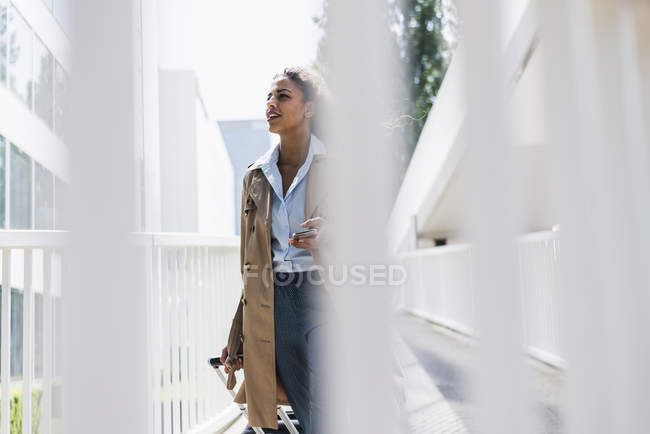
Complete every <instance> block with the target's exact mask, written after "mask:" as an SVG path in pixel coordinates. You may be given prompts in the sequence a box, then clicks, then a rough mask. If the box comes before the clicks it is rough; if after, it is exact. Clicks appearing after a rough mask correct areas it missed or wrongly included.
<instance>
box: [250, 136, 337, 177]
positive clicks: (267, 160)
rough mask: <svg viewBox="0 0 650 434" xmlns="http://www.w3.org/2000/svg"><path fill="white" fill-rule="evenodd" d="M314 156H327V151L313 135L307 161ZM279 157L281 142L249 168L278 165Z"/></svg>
mask: <svg viewBox="0 0 650 434" xmlns="http://www.w3.org/2000/svg"><path fill="white" fill-rule="evenodd" d="M312 155H327V149H325V145H324V144H323V142H321V141H320V140H319V139H318V137H316V136H315V135H313V134H312V135H311V137H310V138H309V151H308V154H307V159H306V160H305V161H308V160H310V157H311V156H312ZM279 157H280V142H278V143H276V144H275V145H274V146H273V147H271V148H270V149H269V150H268V151H266V152H265V153H264V155H262V156H261V157H259V158H258V159H257V160H255V162H254V163H253V164H251V165H250V166H249V168H250V169H257V168H261V167H263V166H269V165H271V164H276V163H277V162H278V158H279Z"/></svg>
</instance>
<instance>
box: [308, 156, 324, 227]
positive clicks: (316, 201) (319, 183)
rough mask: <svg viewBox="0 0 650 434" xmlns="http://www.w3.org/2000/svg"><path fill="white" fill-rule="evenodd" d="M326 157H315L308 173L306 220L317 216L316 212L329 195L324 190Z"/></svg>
mask: <svg viewBox="0 0 650 434" xmlns="http://www.w3.org/2000/svg"><path fill="white" fill-rule="evenodd" d="M324 163H325V156H321V155H315V156H314V159H313V160H312V162H311V167H310V168H309V171H308V172H307V187H306V192H305V219H310V218H312V217H324V216H315V215H314V212H316V209H317V208H318V207H319V205H321V204H322V203H323V201H324V200H325V197H326V195H327V191H326V189H325V188H324V177H325V173H324V169H325V164H324Z"/></svg>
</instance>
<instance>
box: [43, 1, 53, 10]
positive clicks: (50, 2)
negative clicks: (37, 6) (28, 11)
mask: <svg viewBox="0 0 650 434" xmlns="http://www.w3.org/2000/svg"><path fill="white" fill-rule="evenodd" d="M43 3H45V6H47V8H48V9H49V10H52V0H43Z"/></svg>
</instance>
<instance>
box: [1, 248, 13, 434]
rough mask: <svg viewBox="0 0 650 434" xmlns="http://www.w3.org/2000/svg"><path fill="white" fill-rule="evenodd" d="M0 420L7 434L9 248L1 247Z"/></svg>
mask: <svg viewBox="0 0 650 434" xmlns="http://www.w3.org/2000/svg"><path fill="white" fill-rule="evenodd" d="M1 344H2V349H1V351H2V372H1V374H0V375H2V403H1V405H2V421H1V425H0V434H9V427H10V423H11V420H10V409H11V407H10V404H11V403H10V397H9V391H10V383H9V382H10V380H11V371H10V368H11V365H10V363H11V249H9V248H4V249H2V342H1Z"/></svg>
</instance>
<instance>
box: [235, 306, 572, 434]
mask: <svg viewBox="0 0 650 434" xmlns="http://www.w3.org/2000/svg"><path fill="white" fill-rule="evenodd" d="M397 330H398V333H399V335H400V336H401V337H402V339H403V341H402V342H400V343H398V348H397V351H398V354H400V358H401V362H402V364H403V367H404V371H405V374H406V388H407V393H408V395H407V402H406V405H405V412H406V415H405V416H406V417H405V418H406V419H407V424H408V428H407V431H408V432H409V433H414V434H418V433H423V434H424V433H426V434H430V433H433V434H435V433H441V434H453V433H469V432H470V431H469V429H468V428H469V427H471V420H472V416H473V414H474V407H473V405H472V403H471V400H470V399H469V396H468V392H467V388H468V387H467V386H468V375H467V374H468V372H470V363H471V357H472V351H473V342H472V340H471V339H469V338H467V337H464V336H462V335H459V334H457V333H455V332H452V331H450V330H448V329H446V328H443V327H440V326H436V325H433V324H431V323H429V322H427V321H424V320H422V319H419V318H417V317H413V316H410V315H402V316H400V317H399V318H398V321H397ZM529 366H530V368H531V373H532V377H533V379H534V387H535V388H534V390H535V400H536V406H537V408H538V409H539V412H540V413H539V415H540V417H541V420H542V421H543V427H541V429H540V430H539V431H538V432H539V433H543V434H558V433H561V432H562V429H561V427H562V425H561V416H560V414H561V413H560V409H561V408H562V404H561V402H560V397H561V391H562V374H561V372H559V371H557V370H556V369H553V368H551V367H548V366H547V365H544V364H542V363H539V362H535V361H532V360H531V362H530V363H529ZM247 428H248V427H247V425H246V422H245V421H244V420H243V418H240V419H238V420H237V421H235V423H234V424H233V425H232V426H231V427H230V428H229V429H228V430H226V431H224V433H226V434H241V433H243V432H246V433H248V432H252V431H248V430H247ZM267 432H270V431H267ZM285 432H286V431H285Z"/></svg>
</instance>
